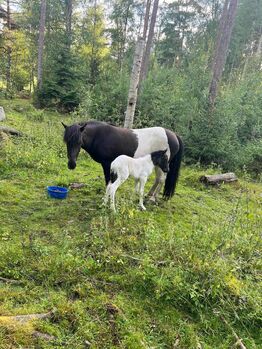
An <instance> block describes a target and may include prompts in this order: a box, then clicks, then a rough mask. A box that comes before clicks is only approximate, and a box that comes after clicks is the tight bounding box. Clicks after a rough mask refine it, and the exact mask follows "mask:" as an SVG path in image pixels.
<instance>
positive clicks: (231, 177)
mask: <svg viewBox="0 0 262 349" xmlns="http://www.w3.org/2000/svg"><path fill="white" fill-rule="evenodd" d="M237 180H238V178H237V176H236V175H235V174H234V173H233V172H229V173H222V174H217V175H204V176H201V177H200V182H202V183H204V184H207V185H218V184H220V183H231V182H236V181H237Z"/></svg>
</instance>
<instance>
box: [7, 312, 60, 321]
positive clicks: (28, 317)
mask: <svg viewBox="0 0 262 349" xmlns="http://www.w3.org/2000/svg"><path fill="white" fill-rule="evenodd" d="M52 314H53V313H52V312H51V311H50V312H48V313H42V314H28V315H15V316H0V320H1V319H2V320H11V321H12V320H13V321H19V322H21V323H26V322H28V321H31V320H40V319H48V318H50V317H51V316H52Z"/></svg>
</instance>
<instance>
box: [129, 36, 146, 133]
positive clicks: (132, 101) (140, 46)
mask: <svg viewBox="0 0 262 349" xmlns="http://www.w3.org/2000/svg"><path fill="white" fill-rule="evenodd" d="M144 46H145V41H144V39H143V38H139V39H138V41H137V45H136V50H135V55H134V61H133V68H132V73H131V78H130V86H129V92H128V100H127V109H126V115H125V123H124V127H126V128H132V126H133V121H134V115H135V109H136V101H137V89H138V82H139V74H140V69H141V62H142V57H143V51H144Z"/></svg>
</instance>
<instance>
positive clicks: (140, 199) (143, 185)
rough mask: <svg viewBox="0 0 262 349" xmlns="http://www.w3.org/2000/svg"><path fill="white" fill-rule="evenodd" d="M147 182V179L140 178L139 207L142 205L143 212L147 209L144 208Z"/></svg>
mask: <svg viewBox="0 0 262 349" xmlns="http://www.w3.org/2000/svg"><path fill="white" fill-rule="evenodd" d="M146 181H147V177H143V178H140V190H139V194H140V195H139V205H140V207H141V208H142V210H143V211H145V210H146V208H145V206H144V202H143V199H144V188H145V184H146Z"/></svg>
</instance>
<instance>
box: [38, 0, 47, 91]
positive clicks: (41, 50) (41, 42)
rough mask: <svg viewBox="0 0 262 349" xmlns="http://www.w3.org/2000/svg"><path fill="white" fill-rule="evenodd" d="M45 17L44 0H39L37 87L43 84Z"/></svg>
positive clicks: (39, 87)
mask: <svg viewBox="0 0 262 349" xmlns="http://www.w3.org/2000/svg"><path fill="white" fill-rule="evenodd" d="M45 18H46V0H41V12H40V25H39V39H38V62H37V87H38V89H41V88H42V85H43V53H44V42H45Z"/></svg>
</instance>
